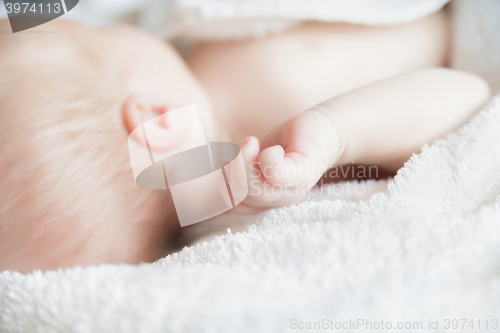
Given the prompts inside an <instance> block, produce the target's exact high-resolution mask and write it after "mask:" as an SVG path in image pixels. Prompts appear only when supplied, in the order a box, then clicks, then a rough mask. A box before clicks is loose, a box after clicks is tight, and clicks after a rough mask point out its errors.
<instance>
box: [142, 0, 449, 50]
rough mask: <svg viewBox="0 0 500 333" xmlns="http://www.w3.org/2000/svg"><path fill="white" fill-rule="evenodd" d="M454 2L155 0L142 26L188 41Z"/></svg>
mask: <svg viewBox="0 0 500 333" xmlns="http://www.w3.org/2000/svg"><path fill="white" fill-rule="evenodd" d="M448 1H449V0H405V1H400V0H208V1H207V0H170V1H168V0H152V1H151V2H150V3H148V6H147V8H145V12H144V15H143V18H142V25H143V26H144V27H146V28H148V29H149V30H151V31H153V32H154V33H156V34H158V35H160V36H161V37H166V38H173V37H182V38H183V39H184V40H185V41H189V42H193V41H198V40H213V39H241V38H248V37H261V36H264V35H266V34H268V33H277V32H281V31H283V30H284V29H287V28H290V27H292V26H294V25H296V24H298V23H300V22H301V21H305V20H316V21H327V22H349V23H359V24H369V25H391V24H400V23H405V22H409V21H413V20H416V19H418V18H421V17H424V16H426V15H428V14H430V13H432V12H435V11H437V10H439V9H440V8H441V7H443V6H444V5H445V4H446V3H447V2H448Z"/></svg>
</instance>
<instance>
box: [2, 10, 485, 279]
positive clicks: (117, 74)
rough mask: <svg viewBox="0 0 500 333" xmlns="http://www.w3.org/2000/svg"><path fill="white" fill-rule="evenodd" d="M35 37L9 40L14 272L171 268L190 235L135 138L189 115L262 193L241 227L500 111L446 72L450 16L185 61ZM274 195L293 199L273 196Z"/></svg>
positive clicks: (88, 37) (7, 241)
mask: <svg viewBox="0 0 500 333" xmlns="http://www.w3.org/2000/svg"><path fill="white" fill-rule="evenodd" d="M0 30H9V23H8V22H7V21H2V22H0ZM33 30H34V31H37V30H38V31H40V33H31V34H28V33H25V34H23V33H20V34H1V35H0V70H1V73H2V75H1V76H0V147H1V153H0V173H1V175H2V178H1V180H0V203H1V205H0V222H1V232H0V269H1V270H5V269H8V270H17V271H20V272H29V271H31V270H33V269H57V268H61V267H70V266H74V265H88V264H97V263H104V262H107V263H119V262H123V263H139V262H141V261H154V260H156V259H158V258H160V257H161V256H164V255H165V254H166V253H167V252H168V251H169V249H170V248H171V245H172V244H174V243H175V240H176V239H177V238H178V237H179V232H180V229H181V228H180V227H179V223H178V221H177V218H176V212H175V209H174V205H173V202H172V198H171V195H170V193H169V191H168V190H167V191H165V190H146V189H142V188H140V187H138V186H136V184H135V182H134V178H133V175H132V171H131V167H130V161H129V156H128V148H127V137H128V135H129V134H130V133H131V132H132V131H133V130H134V129H135V128H137V127H139V126H141V124H143V123H144V122H145V121H147V120H149V119H151V118H154V117H156V116H158V115H161V114H163V113H166V112H169V111H171V110H174V109H177V108H180V107H182V106H186V105H191V104H195V105H196V107H197V110H198V113H199V116H200V119H201V123H202V125H203V128H204V132H205V137H206V138H207V140H208V141H229V142H235V143H241V151H242V155H243V158H244V161H245V164H246V168H247V176H248V179H249V181H252V182H253V183H252V186H249V189H250V191H249V194H248V196H247V197H246V199H245V200H244V201H243V202H242V203H241V204H240V205H238V206H237V207H236V208H235V209H233V211H231V212H228V213H226V214H232V215H229V216H230V217H231V218H233V217H234V218H235V219H236V216H238V215H245V214H246V215H248V214H250V215H251V214H255V213H258V212H260V211H262V210H266V209H269V208H274V207H284V206H288V205H291V204H295V203H297V202H299V201H300V200H301V199H302V197H303V196H304V193H303V192H300V191H294V189H296V188H304V187H305V188H308V189H309V188H311V187H312V186H314V185H315V183H316V182H317V181H318V180H319V179H320V177H321V176H322V173H323V172H324V171H325V170H326V169H328V168H332V167H333V166H337V165H344V164H350V163H356V164H365V165H378V166H381V167H383V168H385V169H388V170H393V171H395V170H397V169H399V168H400V167H401V166H402V165H403V163H404V162H405V161H406V160H408V158H409V157H410V156H411V155H412V154H413V153H418V152H419V151H420V147H421V146H422V145H423V144H425V143H428V144H430V143H432V142H433V141H434V140H436V139H437V138H441V137H443V136H444V135H446V134H447V133H449V132H451V131H453V130H455V129H457V128H458V127H459V126H461V125H463V124H464V123H465V122H466V121H467V120H468V119H470V117H471V116H472V115H473V114H474V113H475V112H477V111H478V110H479V109H480V108H481V106H483V105H484V103H485V102H486V101H487V100H488V98H489V89H488V86H487V84H486V83H485V82H484V81H483V80H481V79H480V78H478V77H475V76H473V75H470V74H467V73H463V72H458V71H455V70H451V69H445V68H442V67H444V66H445V65H446V61H447V50H448V40H449V32H448V23H447V18H446V15H445V13H443V12H437V13H434V14H431V15H428V16H426V17H424V18H421V19H419V20H415V21H413V22H410V23H405V24H400V25H395V26H390V27H387V26H385V27H384V26H379V27H368V26H361V25H351V24H342V23H326V22H305V23H302V24H300V25H297V26H295V27H293V28H291V29H288V30H286V31H283V32H281V33H279V34H270V35H268V36H265V37H262V38H259V39H248V40H241V41H218V42H204V43H200V44H199V45H197V46H196V47H195V48H194V49H193V50H192V51H191V52H190V53H189V55H188V57H187V59H186V60H183V58H181V57H180V56H179V55H178V54H177V52H176V51H175V50H174V49H173V48H172V47H171V46H169V45H168V44H166V43H164V42H162V41H161V40H159V39H156V38H154V37H152V36H150V35H148V34H147V33H145V32H142V31H140V30H138V29H135V28H131V27H125V26H120V27H112V28H107V29H101V30H95V29H91V28H88V27H86V26H83V25H80V24H76V23H70V22H64V21H57V22H52V23H48V24H46V25H44V26H43V28H38V29H37V28H35V29H33ZM42 31H51V32H54V33H42ZM153 133H156V134H154V135H151V136H149V137H148V140H149V146H150V147H151V149H152V150H168V149H174V148H175V146H176V145H179V144H182V142H179V141H180V140H182V139H180V138H181V136H178V135H177V134H178V133H179V129H178V128H176V124H175V122H174V123H167V122H156V123H154V128H153ZM165 137H170V138H171V140H163V139H162V138H165ZM299 169H300V170H306V172H296V171H297V170H299ZM262 170H266V172H261V171H262ZM278 170H279V171H280V172H278ZM283 170H285V172H283ZM276 186H277V187H282V188H287V189H288V190H287V191H274V192H272V191H271V192H269V191H264V190H265V189H266V188H269V187H276ZM252 189H261V190H262V191H253V190H252ZM202 224H203V222H202V223H201V224H200V225H202Z"/></svg>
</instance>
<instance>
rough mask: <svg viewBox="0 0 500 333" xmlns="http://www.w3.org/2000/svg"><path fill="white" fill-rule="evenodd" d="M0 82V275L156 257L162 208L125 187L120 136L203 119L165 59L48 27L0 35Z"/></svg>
mask: <svg viewBox="0 0 500 333" xmlns="http://www.w3.org/2000/svg"><path fill="white" fill-rule="evenodd" d="M9 28H10V27H9V25H8V22H6V21H0V30H4V31H5V30H9ZM0 72H1V75H0V175H1V178H0V270H4V269H10V270H18V271H21V272H28V271H31V270H32V269H35V268H40V269H55V268H59V267H68V266H72V265H76V264H82V265H84V264H93V263H101V262H113V263H116V262H127V263H138V262H140V261H151V260H154V259H156V258H158V257H160V256H161V255H162V254H165V252H166V251H167V248H168V243H169V241H170V240H171V237H172V235H173V234H174V232H175V231H176V230H177V229H178V222H177V219H176V214H175V210H174V209H173V204H172V199H171V198H170V195H169V193H168V192H167V191H161V190H146V189H141V188H139V187H137V186H136V185H135V182H134V178H133V174H132V171H131V167H130V162H129V157H128V148H127V136H128V134H129V133H130V132H131V131H132V130H133V129H135V128H136V127H137V126H140V125H141V123H142V122H144V121H146V120H148V119H150V118H152V117H154V116H156V115H157V114H158V113H162V112H166V111H168V110H169V109H173V108H177V107H180V106H184V105H186V104H192V103H196V104H197V106H198V109H199V111H201V113H204V114H208V113H209V110H208V103H207V102H206V99H205V96H204V94H203V92H202V91H201V89H200V87H199V86H198V84H197V83H196V81H195V80H194V79H193V77H192V76H191V74H190V73H189V71H188V69H187V68H186V66H185V65H184V64H183V63H182V61H181V59H180V58H179V57H178V56H177V55H176V53H175V52H174V51H173V50H172V49H170V48H169V47H168V46H167V45H165V44H163V43H162V42H161V41H158V40H156V39H154V38H152V37H150V36H148V35H147V34H145V33H142V32H140V31H138V30H135V29H132V28H125V27H119V28H111V29H106V30H100V31H98V30H93V29H89V28H86V27H84V26H81V25H79V24H75V23H68V22H56V23H49V24H46V25H43V26H42V27H40V28H38V29H32V30H30V31H29V32H26V33H18V34H2V35H0ZM175 91H183V96H181V99H179V98H178V97H179V95H178V94H176V93H173V92H175ZM202 121H204V119H203V117H202ZM158 127H159V130H168V128H167V127H168V124H167V125H166V124H158ZM208 127H209V128H210V126H208ZM206 134H207V136H208V137H210V135H211V134H210V133H206ZM151 144H154V142H152V143H151ZM156 144H157V145H161V144H162V143H161V142H158V143H156Z"/></svg>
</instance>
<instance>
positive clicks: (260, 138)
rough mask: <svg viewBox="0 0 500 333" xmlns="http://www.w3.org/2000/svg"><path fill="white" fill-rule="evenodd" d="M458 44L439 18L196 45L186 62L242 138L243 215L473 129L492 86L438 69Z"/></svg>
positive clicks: (322, 26) (226, 124)
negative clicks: (340, 169)
mask: <svg viewBox="0 0 500 333" xmlns="http://www.w3.org/2000/svg"><path fill="white" fill-rule="evenodd" d="M448 39H449V37H448V26H447V20H446V16H445V14H444V13H443V12H439V13H436V14H433V15H430V16H428V17H426V18H424V19H421V20H418V21H415V22H412V23H409V24H404V25H399V26H395V27H363V26H355V25H347V24H332V23H307V24H304V25H302V26H301V27H299V28H296V29H293V30H291V31H288V32H286V33H284V34H281V35H278V36H271V37H268V38H266V39H263V40H257V41H247V42H225V43H210V44H205V45H202V46H200V47H199V48H198V49H197V50H195V52H194V53H193V54H192V56H191V58H190V59H189V62H188V63H189V65H190V66H191V68H192V70H193V72H194V74H195V75H196V76H197V77H198V78H199V80H200V81H201V82H202V84H204V86H205V88H206V91H207V92H208V93H209V96H210V98H211V101H212V106H213V109H214V112H215V117H216V118H217V119H218V120H219V124H220V126H222V130H225V132H226V133H227V134H228V136H229V137H230V139H232V140H240V142H242V145H241V149H242V153H243V156H244V159H245V161H246V167H247V174H248V178H249V181H250V182H251V183H250V186H249V190H250V191H249V195H248V196H247V198H246V200H245V201H244V202H243V204H240V205H239V206H238V207H236V209H235V210H234V211H235V212H237V213H243V214H247V213H254V212H258V211H260V210H262V209H266V208H269V207H282V206H287V205H290V204H294V203H297V202H298V201H300V199H301V198H302V197H304V196H305V195H306V194H307V191H308V190H309V189H310V188H311V187H312V186H314V185H315V184H316V183H317V181H318V180H319V179H320V177H321V175H322V174H323V173H324V172H325V171H326V170H327V169H329V168H332V167H333V166H335V165H345V164H350V163H355V164H361V165H377V166H380V167H382V168H384V169H386V170H391V171H396V170H397V169H399V168H400V167H401V166H402V165H403V163H404V162H405V161H407V160H408V159H409V157H410V156H411V155H412V154H413V153H418V152H419V150H420V148H421V147H422V146H423V145H424V144H425V143H427V144H431V143H432V142H433V141H434V140H436V139H437V138H440V137H443V136H444V135H445V134H447V133H449V132H450V131H453V130H454V129H457V128H458V127H459V126H460V125H462V124H464V123H465V122H466V121H467V120H468V119H469V118H470V117H471V115H472V114H474V113H475V112H476V111H477V110H478V109H479V108H480V107H481V106H482V105H483V104H484V103H485V101H486V100H487V99H488V97H489V88H488V86H487V84H485V82H484V81H482V80H481V79H480V78H478V77H475V76H473V75H470V74H467V73H464V72H459V71H455V70H450V69H445V68H438V67H441V66H444V65H445V64H446V57H447V45H448ZM246 135H248V136H247V137H246V138H242V137H243V136H246ZM271 188H272V189H271Z"/></svg>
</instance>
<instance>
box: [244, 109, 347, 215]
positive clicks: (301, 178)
mask: <svg viewBox="0 0 500 333" xmlns="http://www.w3.org/2000/svg"><path fill="white" fill-rule="evenodd" d="M241 150H242V154H243V158H244V160H245V163H246V168H247V176H248V181H249V195H248V196H247V198H246V200H245V201H244V205H242V207H237V212H241V213H244V212H253V211H258V210H259V208H264V207H266V208H269V207H282V206H288V205H291V204H294V203H297V202H298V201H300V199H302V198H303V197H304V196H305V195H306V194H307V193H308V192H309V190H310V189H311V188H312V187H313V186H314V185H315V184H316V183H317V181H318V180H319V179H320V177H321V175H322V174H323V173H324V172H325V171H326V170H327V169H328V168H330V167H332V166H333V165H334V164H335V162H337V160H338V159H339V155H340V153H341V151H342V148H341V144H340V137H339V133H338V131H337V129H336V128H335V126H334V125H333V123H332V122H331V120H330V119H329V118H328V117H327V116H326V115H325V114H324V113H323V111H322V110H321V107H317V108H315V109H314V110H309V111H306V112H303V113H301V114H300V115H298V116H296V117H294V118H292V119H290V120H289V121H288V122H286V123H285V124H283V125H282V126H280V127H279V128H277V129H276V130H275V131H274V132H273V133H271V134H270V135H269V136H268V137H267V138H265V139H264V140H263V141H262V143H261V142H259V140H258V139H257V138H255V137H248V138H246V139H245V140H244V142H243V144H242V147H241ZM248 206H251V207H253V208H254V209H249V207H248Z"/></svg>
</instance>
